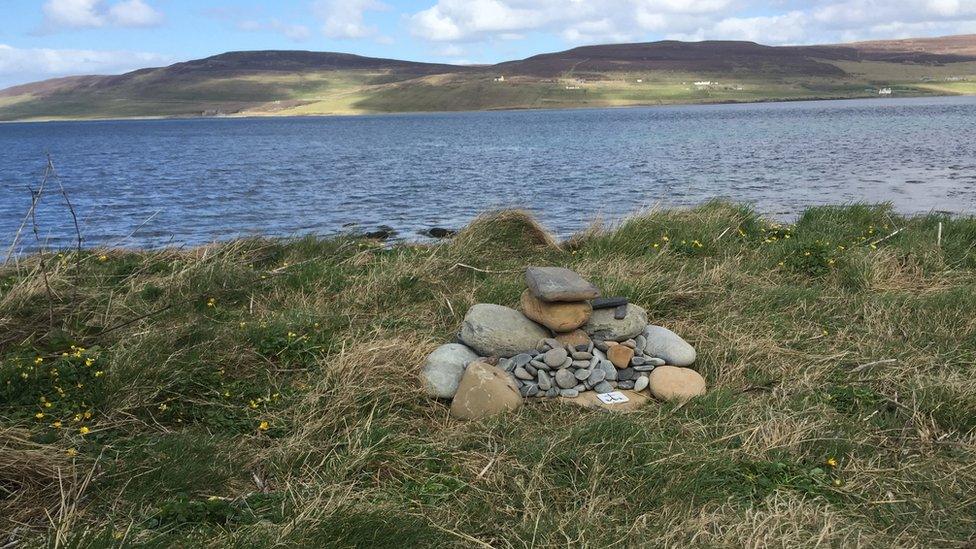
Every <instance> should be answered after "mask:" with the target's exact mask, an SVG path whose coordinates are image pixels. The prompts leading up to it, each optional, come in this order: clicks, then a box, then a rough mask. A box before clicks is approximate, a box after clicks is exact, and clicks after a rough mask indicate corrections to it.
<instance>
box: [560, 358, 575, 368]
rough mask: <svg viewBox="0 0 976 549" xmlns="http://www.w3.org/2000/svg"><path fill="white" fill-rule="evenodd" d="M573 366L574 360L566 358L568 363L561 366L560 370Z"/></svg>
mask: <svg viewBox="0 0 976 549" xmlns="http://www.w3.org/2000/svg"><path fill="white" fill-rule="evenodd" d="M572 365H573V359H571V358H569V357H566V361H565V362H563V363H562V364H560V365H559V368H569V367H570V366H572Z"/></svg>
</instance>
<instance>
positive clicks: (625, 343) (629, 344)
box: [620, 339, 637, 351]
mask: <svg viewBox="0 0 976 549" xmlns="http://www.w3.org/2000/svg"><path fill="white" fill-rule="evenodd" d="M620 344H621V345H623V346H624V347H630V348H631V349H634V350H635V351H636V350H637V342H636V341H634V340H633V339H628V340H626V341H621V342H620Z"/></svg>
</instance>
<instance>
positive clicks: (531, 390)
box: [519, 383, 539, 398]
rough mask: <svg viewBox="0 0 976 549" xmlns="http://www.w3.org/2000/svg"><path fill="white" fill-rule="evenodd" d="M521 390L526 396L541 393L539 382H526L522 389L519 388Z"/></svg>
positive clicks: (529, 396)
mask: <svg viewBox="0 0 976 549" xmlns="http://www.w3.org/2000/svg"><path fill="white" fill-rule="evenodd" d="M519 392H520V393H521V394H522V396H524V397H526V398H531V397H534V396H535V395H537V394H539V384H538V383H526V384H525V385H523V386H522V388H521V389H519Z"/></svg>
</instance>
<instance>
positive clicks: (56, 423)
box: [51, 419, 61, 429]
mask: <svg viewBox="0 0 976 549" xmlns="http://www.w3.org/2000/svg"><path fill="white" fill-rule="evenodd" d="M51 427H54V428H55V429H60V428H61V420H60V419H59V420H58V421H55V422H54V423H52V424H51Z"/></svg>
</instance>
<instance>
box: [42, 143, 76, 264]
mask: <svg viewBox="0 0 976 549" xmlns="http://www.w3.org/2000/svg"><path fill="white" fill-rule="evenodd" d="M48 177H50V178H52V179H54V181H55V182H57V184H58V189H59V190H60V191H61V198H64V203H65V205H67V206H68V211H69V212H71V220H72V221H73V222H74V224H75V237H76V239H77V243H76V245H75V250H76V251H77V252H79V253H80V252H81V241H82V238H81V225H79V224H78V214H76V213H75V208H74V206H72V205H71V199H69V198H68V193H67V192H66V191H65V190H64V185H63V184H62V183H61V176H60V175H58V171H57V170H55V169H54V161H52V160H51V154H50V153H48V155H47V171H46V172H45V179H47V178H48Z"/></svg>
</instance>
